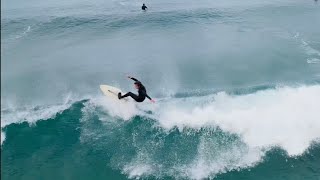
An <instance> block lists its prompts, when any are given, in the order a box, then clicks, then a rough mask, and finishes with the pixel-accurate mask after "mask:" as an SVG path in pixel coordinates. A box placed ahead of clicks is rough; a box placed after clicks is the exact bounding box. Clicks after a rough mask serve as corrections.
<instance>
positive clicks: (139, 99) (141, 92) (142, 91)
mask: <svg viewBox="0 0 320 180" xmlns="http://www.w3.org/2000/svg"><path fill="white" fill-rule="evenodd" d="M131 79H132V80H134V81H135V83H138V84H139V89H138V93H139V94H138V95H136V94H134V93H132V92H128V93H127V94H125V95H123V96H121V95H120V96H119V99H121V98H125V97H128V96H130V97H132V99H134V100H136V101H137V102H143V101H144V100H145V99H146V97H147V98H148V99H150V100H151V97H149V96H148V94H147V90H146V88H145V87H144V86H143V85H142V83H141V82H140V81H138V80H137V79H136V78H131Z"/></svg>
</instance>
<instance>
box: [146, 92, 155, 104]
mask: <svg viewBox="0 0 320 180" xmlns="http://www.w3.org/2000/svg"><path fill="white" fill-rule="evenodd" d="M145 96H146V97H147V98H148V99H149V100H150V101H151V102H153V103H155V102H156V101H155V100H154V99H152V98H151V97H150V96H149V95H148V94H147V93H145Z"/></svg>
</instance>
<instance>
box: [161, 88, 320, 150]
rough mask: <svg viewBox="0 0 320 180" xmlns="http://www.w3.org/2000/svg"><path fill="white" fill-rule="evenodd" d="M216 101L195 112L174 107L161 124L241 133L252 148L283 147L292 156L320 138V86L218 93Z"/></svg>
mask: <svg viewBox="0 0 320 180" xmlns="http://www.w3.org/2000/svg"><path fill="white" fill-rule="evenodd" d="M213 98H214V101H213V102H211V103H209V104H206V105H202V106H195V107H193V108H192V109H190V108H189V109H188V108H183V105H182V104H181V105H180V106H170V105H168V106H169V107H167V108H164V109H162V110H161V113H160V114H159V123H160V124H161V126H162V127H164V128H167V129H170V128H173V127H175V126H177V127H179V128H180V129H183V128H185V127H189V128H201V127H208V126H218V127H220V128H221V129H222V130H224V131H227V132H231V133H234V134H238V135H239V136H241V137H242V138H243V140H244V142H245V143H246V144H248V145H249V146H250V147H252V148H254V147H259V148H268V147H272V146H280V147H282V148H283V149H284V150H286V151H287V152H288V154H289V155H300V154H302V153H303V152H304V151H305V150H306V149H307V148H308V147H309V146H310V144H311V143H312V141H313V140H315V139H317V138H319V137H320V131H319V129H320V121H319V120H320V115H319V110H318V107H320V86H319V85H314V86H302V87H298V88H292V87H280V88H276V89H274V90H265V91H259V92H256V93H254V94H248V95H242V96H231V95H228V94H226V93H223V92H222V93H218V94H217V95H215V96H214V97H213Z"/></svg>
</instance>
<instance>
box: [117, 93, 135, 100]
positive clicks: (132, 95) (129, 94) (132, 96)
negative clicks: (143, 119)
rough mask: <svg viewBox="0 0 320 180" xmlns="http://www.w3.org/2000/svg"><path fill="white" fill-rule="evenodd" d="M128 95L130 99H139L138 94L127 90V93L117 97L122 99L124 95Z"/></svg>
mask: <svg viewBox="0 0 320 180" xmlns="http://www.w3.org/2000/svg"><path fill="white" fill-rule="evenodd" d="M120 95H121V94H120ZM128 96H130V97H131V98H132V99H134V100H136V101H139V96H137V95H135V94H133V93H132V92H128V93H127V94H125V95H123V96H121V97H120V98H119V99H122V98H125V97H128Z"/></svg>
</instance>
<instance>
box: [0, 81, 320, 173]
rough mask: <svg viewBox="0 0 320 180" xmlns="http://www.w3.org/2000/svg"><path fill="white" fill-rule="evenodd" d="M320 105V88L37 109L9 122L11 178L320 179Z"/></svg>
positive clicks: (6, 145)
mask: <svg viewBox="0 0 320 180" xmlns="http://www.w3.org/2000/svg"><path fill="white" fill-rule="evenodd" d="M319 97H320V86H319V85H314V86H305V87H297V88H292V87H281V88H275V89H265V90H260V91H257V92H255V93H251V94H242V95H230V94H227V93H225V92H219V93H217V94H213V95H207V96H202V97H185V98H173V99H167V100H162V101H160V102H158V104H157V106H150V105H148V106H145V105H142V106H136V105H135V104H131V105H130V104H119V103H117V102H114V101H109V100H108V99H106V98H105V97H96V98H92V99H87V100H82V101H78V102H74V103H72V104H71V105H69V106H67V105H61V106H52V107H48V108H46V109H45V110H44V109H32V110H29V112H28V113H23V114H24V116H25V118H23V117H22V116H19V117H17V118H16V120H18V119H24V120H23V121H15V122H11V123H9V122H10V120H15V119H14V118H13V117H12V115H11V114H12V113H9V112H2V114H3V117H2V119H3V120H4V122H8V124H9V125H5V127H3V128H2V129H3V132H2V133H5V134H6V137H5V138H6V139H5V141H4V142H3V144H2V159H3V160H2V167H3V170H4V171H5V172H8V174H7V173H6V174H5V175H3V177H4V178H9V179H12V178H13V179H15V178H16V179H20V178H34V177H39V178H40V177H46V176H53V177H58V176H57V174H58V175H59V177H60V176H61V178H72V179H74V178H75V179H77V178H84V177H86V178H92V177H96V178H97V179H100V178H101V179H103V178H105V177H110V176H112V177H113V176H114V177H115V178H119V179H125V178H151V177H152V178H169V177H172V178H176V179H184V178H188V179H189V178H190V179H203V178H218V179H219V178H221V179H224V178H228V177H232V176H236V177H238V176H240V177H244V178H252V179H256V178H260V177H261V176H265V177H268V176H266V174H269V173H271V172H273V173H276V174H278V173H282V177H283V179H291V178H293V177H296V176H298V177H301V178H307V179H313V177H318V176H319V175H320V174H319V171H318V170H319V162H320V159H319V158H320V154H319V150H320V149H319V148H320V147H319V140H320V139H319V137H320V131H319V129H320V121H319V113H318V108H317V107H319V105H320V104H319V102H320V99H319ZM62 107H63V108H65V109H63V108H62ZM51 112H56V113H51ZM31 114H32V115H33V116H31ZM36 116H37V117H36ZM36 119H37V120H38V121H36V122H34V121H35V120H36ZM2 141H3V140H2ZM35 155H36V157H35ZM16 156H19V157H18V158H15V157H16ZM21 161H22V162H24V163H26V164H28V166H25V164H24V163H22V164H21V163H19V162H21ZM305 161H306V162H307V164H305ZM62 164H63V166H61V165H62ZM38 166H40V167H41V168H40V169H41V170H40V172H38V168H37V167H38ZM12 167H14V168H12ZM30 167H31V168H30ZM302 167H303V168H302ZM65 169H68V173H67V174H68V177H66V176H65V175H63V174H64V173H63V172H64V171H65ZM49 170H50V173H48V171H49ZM24 171H28V173H26V174H20V172H24ZM33 171H35V172H33ZM261 171H263V172H261ZM283 171H285V173H283ZM9 172H10V173H9ZM36 172H37V173H36ZM265 173H266V174H265ZM271 174H272V173H271ZM269 176H270V174H269ZM86 178H85V179H86Z"/></svg>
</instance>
